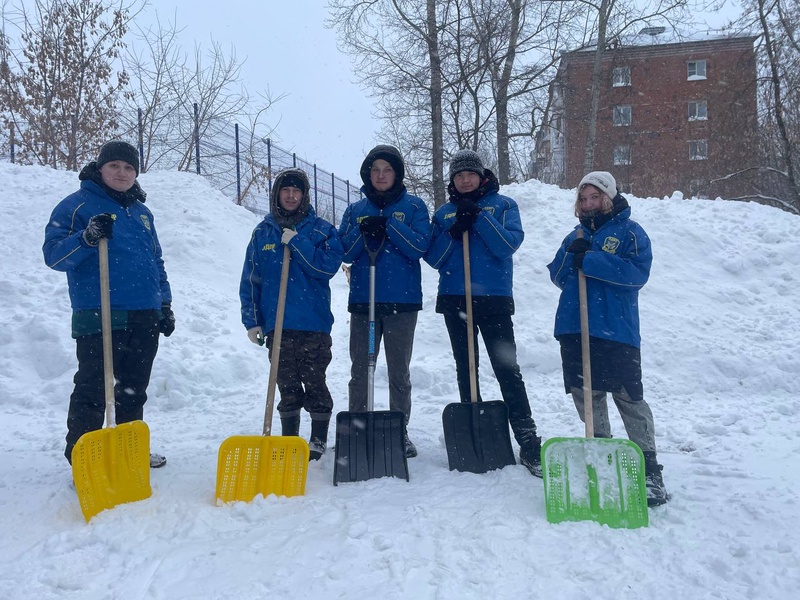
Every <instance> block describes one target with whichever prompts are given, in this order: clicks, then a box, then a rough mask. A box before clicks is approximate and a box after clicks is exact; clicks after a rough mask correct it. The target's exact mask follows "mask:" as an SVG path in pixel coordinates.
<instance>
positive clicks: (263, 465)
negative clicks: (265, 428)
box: [217, 435, 309, 502]
mask: <svg viewBox="0 0 800 600" xmlns="http://www.w3.org/2000/svg"><path fill="white" fill-rule="evenodd" d="M308 454H309V450H308V442H306V441H305V440H304V439H303V438H301V437H297V436H263V435H251V436H245V435H235V436H232V437H229V438H228V439H226V440H225V441H224V442H222V444H221V445H220V447H219V460H218V461H217V501H218V502H237V501H240V502H250V500H252V499H253V498H255V497H256V496H257V495H258V494H262V495H263V496H268V495H269V494H275V495H276V496H302V495H303V494H305V491H306V475H307V474H308Z"/></svg>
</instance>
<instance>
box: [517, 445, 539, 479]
mask: <svg viewBox="0 0 800 600" xmlns="http://www.w3.org/2000/svg"><path fill="white" fill-rule="evenodd" d="M519 462H520V463H522V465H524V466H525V468H526V469H528V471H530V472H531V475H533V476H534V477H539V478H541V477H542V438H540V437H538V436H536V435H534V436H533V437H531V438H529V439H528V440H527V441H525V442H524V443H522V444H520V447H519Z"/></svg>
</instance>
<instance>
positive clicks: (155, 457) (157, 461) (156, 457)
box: [150, 452, 167, 469]
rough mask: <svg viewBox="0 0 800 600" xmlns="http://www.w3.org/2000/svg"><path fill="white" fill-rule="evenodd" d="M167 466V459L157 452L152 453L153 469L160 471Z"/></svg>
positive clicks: (151, 464) (151, 462) (151, 465)
mask: <svg viewBox="0 0 800 600" xmlns="http://www.w3.org/2000/svg"><path fill="white" fill-rule="evenodd" d="M165 464H167V457H166V456H162V455H160V454H156V453H155V452H151V453H150V468H151V469H160V468H161V467H163V466H164V465H165Z"/></svg>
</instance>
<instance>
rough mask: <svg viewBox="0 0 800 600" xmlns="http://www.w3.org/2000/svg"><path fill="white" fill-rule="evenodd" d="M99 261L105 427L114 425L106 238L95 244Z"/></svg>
mask: <svg viewBox="0 0 800 600" xmlns="http://www.w3.org/2000/svg"><path fill="white" fill-rule="evenodd" d="M97 253H98V257H99V261H100V327H101V331H102V333H103V381H104V384H105V397H106V427H113V426H114V425H116V411H115V410H114V344H113V342H112V338H111V285H110V283H109V276H108V240H107V239H106V238H100V241H99V243H98V245H97Z"/></svg>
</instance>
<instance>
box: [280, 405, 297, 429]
mask: <svg viewBox="0 0 800 600" xmlns="http://www.w3.org/2000/svg"><path fill="white" fill-rule="evenodd" d="M281 435H300V411H297V412H294V411H293V412H289V413H282V414H281Z"/></svg>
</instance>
